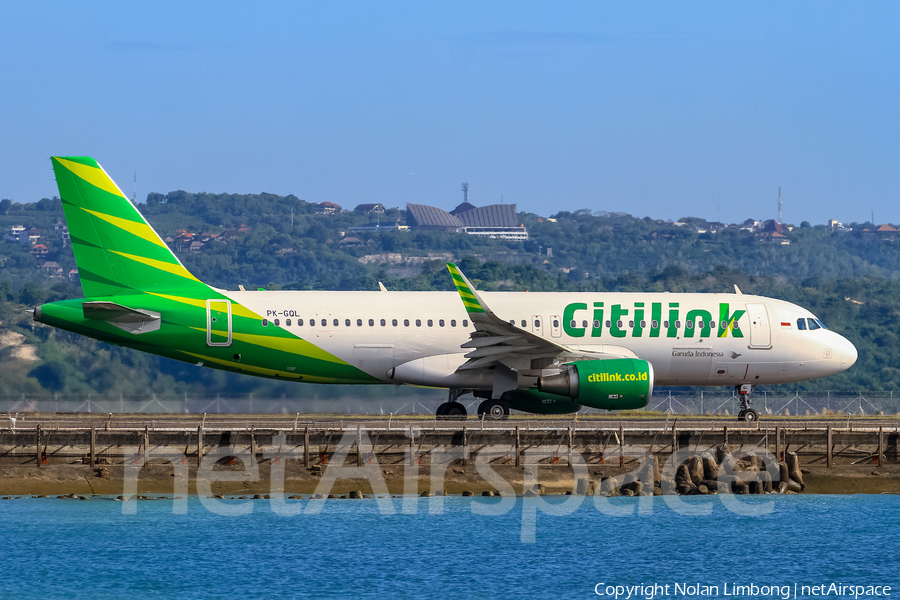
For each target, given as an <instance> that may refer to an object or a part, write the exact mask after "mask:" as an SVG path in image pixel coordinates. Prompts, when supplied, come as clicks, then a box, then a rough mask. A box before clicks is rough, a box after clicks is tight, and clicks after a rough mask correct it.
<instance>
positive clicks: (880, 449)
mask: <svg viewBox="0 0 900 600" xmlns="http://www.w3.org/2000/svg"><path fill="white" fill-rule="evenodd" d="M882 467H884V428H883V427H879V428H878V468H879V469H880V468H882Z"/></svg>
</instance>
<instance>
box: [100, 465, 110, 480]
mask: <svg viewBox="0 0 900 600" xmlns="http://www.w3.org/2000/svg"><path fill="white" fill-rule="evenodd" d="M97 477H100V478H102V479H109V469H107V468H106V467H100V468H99V469H97Z"/></svg>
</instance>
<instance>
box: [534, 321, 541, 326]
mask: <svg viewBox="0 0 900 600" xmlns="http://www.w3.org/2000/svg"><path fill="white" fill-rule="evenodd" d="M534 326H535V327H540V326H541V322H540V321H538V320H537V319H535V320H534Z"/></svg>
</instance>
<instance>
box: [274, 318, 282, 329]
mask: <svg viewBox="0 0 900 600" xmlns="http://www.w3.org/2000/svg"><path fill="white" fill-rule="evenodd" d="M273 322H274V323H275V327H278V326H279V325H280V324H281V323H280V322H279V321H278V319H275V321H273Z"/></svg>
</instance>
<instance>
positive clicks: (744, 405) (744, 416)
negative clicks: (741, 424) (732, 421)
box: [735, 383, 759, 423]
mask: <svg viewBox="0 0 900 600" xmlns="http://www.w3.org/2000/svg"><path fill="white" fill-rule="evenodd" d="M754 387H755V386H753V385H751V384H749V383H745V384H743V385H737V386H735V390H736V391H737V393H738V402H740V403H741V410H740V412H739V413H738V421H745V422H747V423H752V422H754V421H759V413H758V412H756V411H755V410H753V409H752V408H750V405H751V404H752V403H753V401H752V400H750V393H751V392H752V391H753V388H754Z"/></svg>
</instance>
